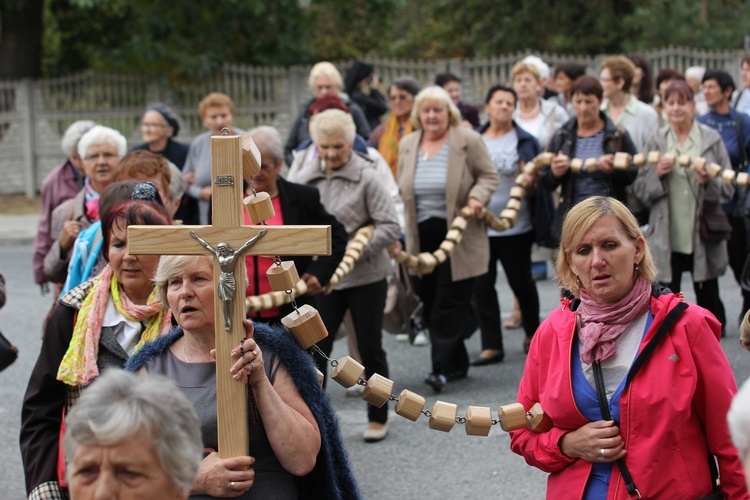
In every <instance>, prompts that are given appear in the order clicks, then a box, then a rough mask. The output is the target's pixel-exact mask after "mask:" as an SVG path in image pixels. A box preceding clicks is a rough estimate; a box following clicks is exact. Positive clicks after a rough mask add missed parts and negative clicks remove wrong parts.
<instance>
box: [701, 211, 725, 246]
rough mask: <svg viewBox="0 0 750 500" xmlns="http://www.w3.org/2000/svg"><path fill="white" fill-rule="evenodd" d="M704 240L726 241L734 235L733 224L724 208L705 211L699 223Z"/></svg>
mask: <svg viewBox="0 0 750 500" xmlns="http://www.w3.org/2000/svg"><path fill="white" fill-rule="evenodd" d="M698 230H699V231H700V237H701V240H702V241H724V240H728V239H729V238H730V237H731V236H732V224H730V223H729V218H728V217H727V214H726V213H724V211H723V210H719V211H716V212H705V211H704V212H703V213H702V214H701V218H700V221H699V225H698Z"/></svg>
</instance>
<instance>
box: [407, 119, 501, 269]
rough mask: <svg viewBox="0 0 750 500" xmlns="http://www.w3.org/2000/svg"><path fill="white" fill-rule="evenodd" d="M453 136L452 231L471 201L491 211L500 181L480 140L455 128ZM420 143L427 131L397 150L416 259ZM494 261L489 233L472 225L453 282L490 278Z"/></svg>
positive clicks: (448, 194)
mask: <svg viewBox="0 0 750 500" xmlns="http://www.w3.org/2000/svg"><path fill="white" fill-rule="evenodd" d="M449 133H450V136H449V143H450V149H449V151H448V175H447V185H446V186H445V201H446V207H447V214H446V215H447V225H448V227H450V223H451V221H452V220H453V218H454V217H456V216H457V215H458V213H459V211H460V210H461V209H462V208H463V207H464V206H466V202H467V201H468V200H469V198H475V199H477V200H479V201H480V202H481V203H482V204H483V205H486V204H487V203H488V202H489V201H490V197H491V196H492V193H494V192H495V190H496V189H497V186H498V184H499V183H500V177H499V176H498V175H497V170H496V169H495V166H494V164H493V163H492V159H491V158H490V155H489V153H488V152H487V147H486V146H485V145H484V142H482V137H481V136H480V135H479V134H477V133H476V132H474V131H473V130H469V129H466V128H463V127H460V126H457V127H451V128H450V132H449ZM421 140H422V131H421V130H417V131H415V132H412V133H411V134H409V135H407V136H406V137H404V138H403V139H401V142H399V145H398V187H399V190H400V192H401V198H402V199H403V200H404V218H405V224H406V251H408V252H409V253H410V254H413V255H416V254H418V253H419V252H420V251H421V250H420V249H419V234H418V232H417V208H416V203H415V200H414V174H415V172H416V169H417V154H418V153H419V144H420V142H421ZM489 260H490V247H489V240H488V239H487V228H486V227H485V225H484V223H483V222H480V221H478V220H475V219H474V220H470V221H469V225H468V226H467V227H466V231H464V235H463V240H462V241H461V243H460V244H459V245H456V249H455V250H454V252H453V255H451V258H450V263H451V276H452V278H453V281H459V280H464V279H467V278H473V277H475V276H480V275H482V274H485V273H486V272H487V263H488V262H489Z"/></svg>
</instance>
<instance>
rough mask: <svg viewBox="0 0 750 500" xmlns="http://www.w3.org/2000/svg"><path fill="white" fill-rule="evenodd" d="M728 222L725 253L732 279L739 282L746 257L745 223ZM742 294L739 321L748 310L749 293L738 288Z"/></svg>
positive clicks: (730, 218)
mask: <svg viewBox="0 0 750 500" xmlns="http://www.w3.org/2000/svg"><path fill="white" fill-rule="evenodd" d="M729 222H730V223H731V224H732V237H731V238H730V239H729V241H727V253H728V254H729V267H731V268H732V272H733V273H734V279H736V280H737V283H739V282H740V276H741V275H742V268H743V266H744V265H745V258H746V257H747V254H748V252H747V231H746V229H745V221H744V220H743V219H742V218H740V217H732V216H731V215H730V216H729ZM740 291H741V292H742V310H741V311H740V320H742V318H743V317H744V316H745V313H746V312H747V311H748V309H750V292H748V291H747V290H745V289H743V288H742V287H740Z"/></svg>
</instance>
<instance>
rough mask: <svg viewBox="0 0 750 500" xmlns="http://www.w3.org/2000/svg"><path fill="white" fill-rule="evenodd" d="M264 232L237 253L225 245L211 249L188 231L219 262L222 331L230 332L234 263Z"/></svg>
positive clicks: (262, 230) (235, 286)
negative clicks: (222, 314)
mask: <svg viewBox="0 0 750 500" xmlns="http://www.w3.org/2000/svg"><path fill="white" fill-rule="evenodd" d="M266 232H267V231H266V230H265V229H261V231H260V232H259V233H258V234H256V235H255V236H254V237H252V238H251V239H249V240H248V241H247V243H245V244H244V245H242V246H241V247H240V248H239V249H238V250H237V251H234V250H232V247H230V246H229V245H228V244H227V243H223V242H221V243H218V244H217V245H216V248H214V247H212V246H211V245H210V244H209V243H208V242H207V241H206V240H204V239H203V238H201V237H200V236H198V235H197V234H196V232H195V231H190V233H189V234H190V236H192V237H193V238H195V239H196V240H197V241H198V243H200V244H201V245H203V246H204V247H206V249H207V250H208V251H210V252H211V253H213V254H214V255H215V256H216V259H217V260H218V261H219V269H221V274H220V275H219V284H218V286H217V292H218V296H219V298H221V303H222V309H223V312H224V331H227V332H230V331H232V300H233V299H234V294H235V292H236V291H237V284H236V283H235V280H234V263H235V261H236V258H237V257H238V256H240V255H242V252H244V251H245V250H247V249H248V248H250V247H251V246H252V245H253V243H255V242H256V241H258V240H259V239H261V238H262V237H263V236H265V235H266Z"/></svg>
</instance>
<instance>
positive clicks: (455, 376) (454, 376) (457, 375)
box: [445, 370, 469, 382]
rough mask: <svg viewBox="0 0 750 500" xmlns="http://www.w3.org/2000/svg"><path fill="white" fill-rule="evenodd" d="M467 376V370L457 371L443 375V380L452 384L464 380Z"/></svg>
mask: <svg viewBox="0 0 750 500" xmlns="http://www.w3.org/2000/svg"><path fill="white" fill-rule="evenodd" d="M468 374H469V370H457V371H455V372H448V373H446V374H445V380H446V381H447V382H454V381H456V380H461V379H462V378H466V376H467V375H468Z"/></svg>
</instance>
